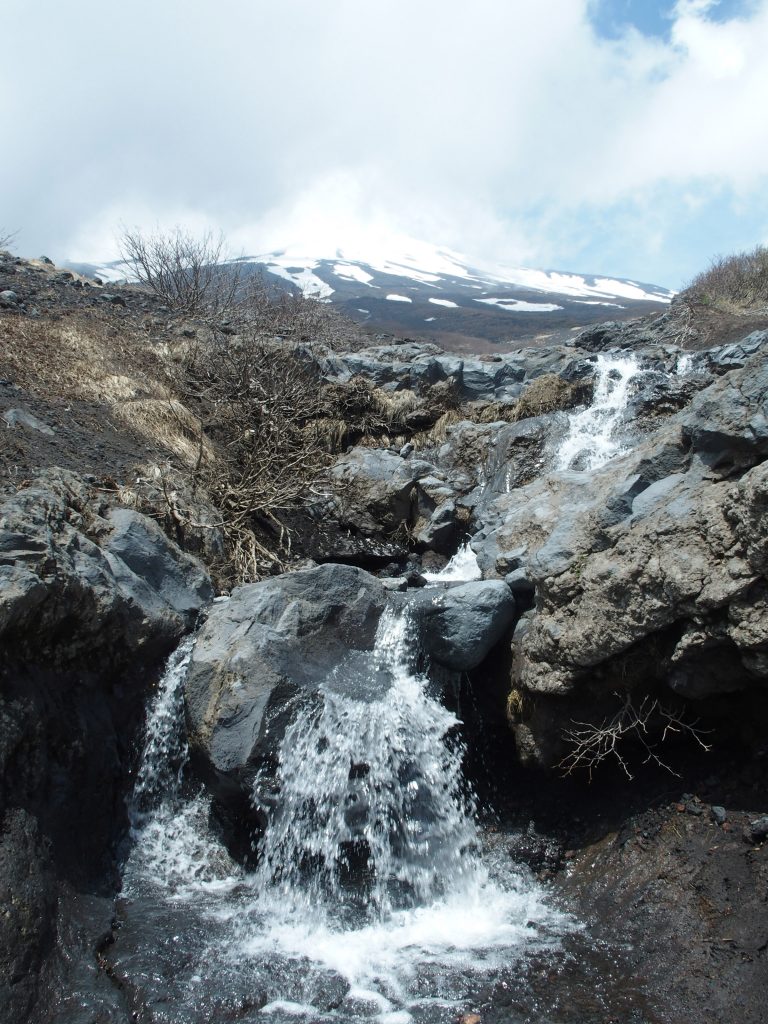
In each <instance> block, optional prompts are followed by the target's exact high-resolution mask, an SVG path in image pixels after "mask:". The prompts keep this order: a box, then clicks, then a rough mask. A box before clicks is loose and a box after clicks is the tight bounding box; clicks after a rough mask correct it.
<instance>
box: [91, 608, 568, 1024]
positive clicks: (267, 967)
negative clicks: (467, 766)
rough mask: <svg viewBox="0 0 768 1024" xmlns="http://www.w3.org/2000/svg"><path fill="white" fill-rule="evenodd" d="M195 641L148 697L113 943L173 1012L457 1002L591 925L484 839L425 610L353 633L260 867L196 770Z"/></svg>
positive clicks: (444, 1006)
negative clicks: (414, 624)
mask: <svg viewBox="0 0 768 1024" xmlns="http://www.w3.org/2000/svg"><path fill="white" fill-rule="evenodd" d="M191 646H192V643H191V641H186V642H185V643H184V644H183V645H182V647H181V648H180V649H179V650H178V651H177V652H176V654H175V655H174V656H173V657H172V658H171V659H170V660H169V663H168V666H167V669H166V673H165V675H164V677H163V680H162V682H161V684H160V686H159V688H158V691H157V694H156V696H155V699H154V701H153V702H152V705H151V707H150V709H149V713H148V718H147V726H146V734H145V743H144V748H143V754H142V759H141V765H140V768H139V771H138V774H137V779H136V786H135V791H134V794H133V798H132V801H131V806H130V812H131V821H132V826H133V827H132V839H133V845H132V849H131V851H130V855H129V857H128V860H127V862H126V864H125V868H124V876H123V877H124V884H123V892H122V899H121V902H120V908H121V909H120V915H121V917H120V920H121V927H120V929H119V931H118V933H117V941H116V943H115V944H114V946H113V947H111V950H110V952H109V954H108V955H109V957H110V958H111V959H110V963H111V964H112V970H113V973H114V976H115V977H118V978H120V977H125V979H126V981H127V983H128V984H131V985H132V984H133V981H132V979H136V981H137V983H138V984H139V988H140V990H141V991H144V992H145V994H146V998H147V999H148V1000H150V1001H151V1002H157V1004H158V1005H159V1004H162V1005H163V1006H164V1007H165V1008H166V1009H164V1011H163V1012H164V1014H165V1016H164V1017H163V1019H164V1020H168V1021H169V1022H175V1021H179V1022H181V1021H184V1022H195V1024H197V1022H200V1024H203V1022H204V1021H208V1020H213V1019H224V1016H226V1014H227V1013H228V1012H229V1008H230V1007H231V1006H233V1005H243V1006H254V1007H257V1008H258V1009H257V1010H256V1011H255V1012H256V1013H258V1014H259V1019H264V1020H269V1021H274V1022H277V1021H281V1022H282V1021H286V1022H287V1021H290V1020H293V1019H296V1016H297V1015H300V1016H302V1017H307V1016H308V1017H309V1018H310V1019H312V1020H319V1019H323V1020H327V1021H332V1022H337V1024H342V1022H343V1024H352V1022H361V1024H362V1022H363V1021H369V1020H374V1019H375V1020H378V1021H381V1022H388V1024H408V1022H411V1021H413V1022H414V1024H429V1022H432V1021H435V1020H439V1021H441V1022H442V1021H447V1020H454V1019H456V1017H457V1014H458V1013H459V1012H463V1010H464V1009H466V1006H467V1005H468V1000H470V999H471V998H473V994H474V993H475V992H477V991H478V989H479V987H481V986H482V985H484V984H486V983H487V980H488V979H489V978H492V977H499V976H500V972H501V973H503V976H504V977H505V978H509V979H510V983H512V981H513V979H514V977H515V975H514V971H515V964H516V963H518V962H519V960H520V957H521V956H524V955H525V954H527V953H529V952H533V951H543V950H547V949H548V950H554V949H556V948H557V946H558V944H559V941H560V937H561V936H562V935H563V934H564V933H566V932H569V931H571V930H572V928H573V923H572V922H571V921H570V920H569V919H568V918H567V917H565V916H564V915H563V914H561V913H560V912H558V911H557V910H555V909H553V908H552V907H551V906H549V905H548V904H547V902H546V901H545V899H544V895H543V892H542V890H541V889H540V887H539V886H538V885H537V884H536V883H535V882H534V881H533V880H532V879H530V878H529V877H526V876H525V875H523V874H520V873H518V872H516V871H515V870H514V867H513V865H512V864H511V862H510V859H509V854H508V853H507V852H506V849H505V848H504V847H503V846H494V847H493V848H492V849H491V850H485V852H481V845H482V844H481V842H480V839H479V834H478V831H477V826H476V824H475V821H474V818H473V813H472V812H473V806H472V800H471V798H470V797H468V795H467V793H466V792H465V787H464V784H463V779H462V768H461V764H462V754H463V751H462V747H461V744H460V743H459V742H458V740H457V739H456V738H455V730H456V726H457V725H458V722H457V719H456V718H455V716H454V715H453V714H451V713H450V712H449V711H447V710H446V709H445V708H443V707H442V706H441V705H440V704H439V703H438V702H437V701H436V700H434V699H433V698H432V697H431V696H430V694H429V684H428V680H427V679H426V678H425V677H423V676H422V675H420V674H419V673H417V672H416V671H415V668H414V664H413V662H414V657H415V650H416V649H417V644H416V638H415V637H414V636H413V634H412V632H411V627H410V625H409V622H408V619H407V616H405V615H403V614H400V613H395V612H392V611H388V612H385V614H384V615H383V617H382V620H381V623H380V626H379V631H378V635H377V639H376V644H375V649H374V650H373V651H369V652H359V651H357V652H355V651H350V652H349V653H348V655H347V657H346V658H345V659H344V660H343V661H342V662H341V663H340V664H339V665H338V667H337V668H336V670H335V671H333V672H332V673H330V674H329V675H328V676H327V677H326V678H325V679H323V680H321V681H320V683H319V688H318V692H317V693H316V694H315V695H314V697H309V696H308V699H307V703H306V705H305V706H304V707H303V708H301V709H299V711H298V713H297V714H296V716H295V719H294V721H293V723H292V724H291V725H290V726H289V727H288V729H287V731H286V733H285V736H284V739H283V742H282V744H281V750H280V757H279V769H278V776H279V778H278V782H279V790H280V794H279V801H278V802H277V805H276V806H275V807H274V808H273V810H272V811H271V817H270V822H269V825H268V827H267V830H266V832H265V834H264V836H263V837H262V840H261V844H260V862H259V866H258V868H257V869H256V871H255V872H254V873H251V874H249V873H248V872H246V871H245V870H244V869H243V868H242V867H240V866H239V865H237V864H236V863H234V862H233V861H232V860H231V859H230V858H229V856H228V855H227V853H226V852H225V851H224V849H223V848H222V846H221V843H220V841H219V839H218V837H217V835H216V834H215V832H213V831H212V830H211V828H210V825H209V812H210V800H209V799H208V798H207V797H206V796H205V795H204V793H203V792H202V790H201V789H200V788H197V787H196V786H195V785H194V784H192V783H191V782H190V780H189V779H187V778H186V777H185V767H186V765H187V756H188V754H187V741H186V737H185V731H184V709H183V687H184V681H185V676H186V669H187V663H188V660H189V657H190V650H191ZM255 788H256V791H258V781H257V786H256V787H255ZM123 950H125V952H123ZM504 984H505V985H506V984H507V982H506V981H505V982H504ZM261 1015H264V1016H263V1017H262V1016H261ZM238 1019H239V1018H238ZM248 1019H249V1020H250V1019H252V1018H251V1017H249V1018H248ZM253 1019H256V1018H255V1017H254V1018H253Z"/></svg>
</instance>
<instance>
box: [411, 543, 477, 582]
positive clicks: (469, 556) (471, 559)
mask: <svg viewBox="0 0 768 1024" xmlns="http://www.w3.org/2000/svg"><path fill="white" fill-rule="evenodd" d="M422 576H423V577H424V579H425V580H426V581H427V583H469V582H471V581H472V580H479V579H481V577H482V572H481V571H480V566H479V565H478V564H477V555H476V554H475V552H474V551H473V550H472V548H471V547H470V546H469V541H467V543H466V544H462V545H461V547H460V548H459V550H458V551H457V552H456V554H455V555H454V556H453V557H452V558H451V559H450V561H449V562H448V564H447V565H446V566H444V567H443V568H442V569H441V570H440V571H439V572H424V573H422Z"/></svg>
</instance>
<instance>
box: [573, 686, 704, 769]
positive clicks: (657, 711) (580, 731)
mask: <svg viewBox="0 0 768 1024" xmlns="http://www.w3.org/2000/svg"><path fill="white" fill-rule="evenodd" d="M615 696H616V697H617V698H618V699H619V700H621V701H622V703H621V706H620V708H619V709H618V711H617V712H616V713H615V714H614V715H611V716H610V717H608V718H605V719H603V721H602V722H600V723H599V724H595V723H593V722H576V721H574V722H573V725H574V727H575V728H573V729H569V730H568V731H567V732H565V733H564V734H563V738H564V739H565V740H566V742H568V743H570V744H571V745H572V747H571V750H570V751H569V752H568V754H567V755H566V756H565V757H564V758H563V760H562V761H561V762H560V764H559V765H558V767H559V768H562V770H563V772H564V774H566V775H570V774H571V773H572V772H574V771H576V770H577V769H580V768H584V769H586V770H587V772H588V773H589V778H590V780H591V779H592V771H593V769H594V768H595V766H596V765H598V764H600V763H601V762H602V761H604V760H605V759H606V758H607V757H613V758H614V759H615V760H616V761H617V762H618V764H619V767H620V768H621V769H622V771H623V772H624V774H625V775H626V776H627V778H628V779H632V778H633V775H632V773H631V771H630V770H629V765H628V764H627V760H626V758H625V756H624V754H623V753H622V747H623V743H624V741H625V740H626V739H628V738H629V739H632V740H634V741H636V742H639V744H640V746H641V748H642V749H643V750H644V752H645V755H646V756H645V760H644V762H643V763H644V764H648V763H649V762H652V763H654V764H657V765H658V766H659V767H660V768H664V769H665V770H666V771H668V772H671V773H672V774H673V775H676V774H677V772H675V771H673V769H672V768H670V766H669V765H668V764H666V763H665V762H664V761H663V760H662V759H661V757H660V756H659V754H658V753H657V748H656V744H657V743H658V744H660V743H663V742H664V741H665V740H666V739H667V737H668V736H669V734H670V733H684V734H687V735H688V736H690V737H691V738H692V739H694V740H695V741H696V743H698V745H699V746H700V747H701V748H702V749H703V750H709V749H710V745H709V744H708V743H706V742H705V741H704V736H706V735H707V732H706V730H703V729H700V728H699V727H698V719H696V720H695V721H693V722H688V721H686V720H685V719H684V717H683V712H679V711H676V710H674V709H673V708H670V707H667V706H666V705H664V704H662V703H661V702H660V701H659V700H657V699H651V697H649V696H645V697H643V700H642V701H641V703H640V705H639V706H638V707H635V705H634V704H633V701H632V695H631V694H629V693H627V694H625V695H624V697H623V698H621V697H620V695H619V694H616V695H615Z"/></svg>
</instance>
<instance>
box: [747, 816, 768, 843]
mask: <svg viewBox="0 0 768 1024" xmlns="http://www.w3.org/2000/svg"><path fill="white" fill-rule="evenodd" d="M744 833H745V835H744V838H745V839H748V840H749V841H750V842H753V843H759V842H761V841H762V840H763V839H765V838H766V837H768V815H764V816H763V817H762V818H756V819H755V821H750V823H749V825H747V827H746V829H745V830H744Z"/></svg>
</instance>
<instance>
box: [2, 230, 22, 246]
mask: <svg viewBox="0 0 768 1024" xmlns="http://www.w3.org/2000/svg"><path fill="white" fill-rule="evenodd" d="M16 235H18V231H8V230H7V229H6V228H3V227H0V249H7V248H9V246H10V244H11V242H12V241H13V240H14V238H15V237H16Z"/></svg>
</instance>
